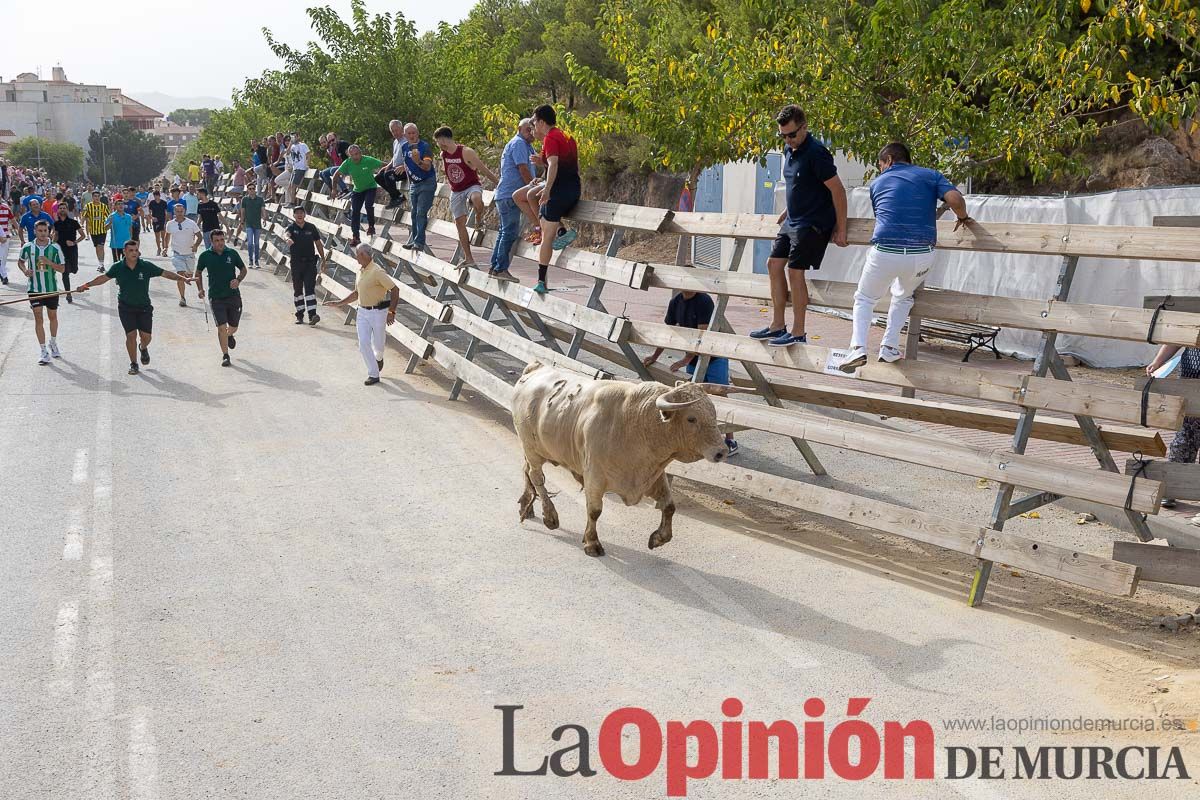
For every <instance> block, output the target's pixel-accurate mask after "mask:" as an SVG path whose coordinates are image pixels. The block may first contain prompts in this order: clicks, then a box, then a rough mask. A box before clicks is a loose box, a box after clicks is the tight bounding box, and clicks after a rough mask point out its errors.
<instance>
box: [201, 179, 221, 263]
mask: <svg viewBox="0 0 1200 800" xmlns="http://www.w3.org/2000/svg"><path fill="white" fill-rule="evenodd" d="M196 210H197V213H198V214H199V215H200V232H201V233H202V234H203V235H204V249H205V250H207V249H208V248H210V247H212V240H211V239H210V238H209V237H210V236H212V232H213V231H216V230H220V229H221V206H220V204H219V203H217V201H216V200H213V199H211V196H210V195H209V193H208V190H207V189H201V190H200V203H199V205H197V206H196Z"/></svg>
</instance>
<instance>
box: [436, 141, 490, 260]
mask: <svg viewBox="0 0 1200 800" xmlns="http://www.w3.org/2000/svg"><path fill="white" fill-rule="evenodd" d="M433 141H434V142H435V143H436V144H437V146H438V148H440V149H441V151H442V169H443V171H444V172H445V174H446V182H447V183H449V184H450V217H451V219H453V220H454V224H455V226H457V227H458V244H459V247H460V248H462V259H461V260H460V261H459V264H460V265H461V266H465V267H474V266H476V264H475V255H474V254H473V253H472V252H471V236H470V233H469V232H468V231H467V212H468V208H469V207H470V208H474V209H475V224H476V225H482V224H483V214H484V210H483V186H481V185H480V183H479V173H480V172H482V173H483V174H484V175H487V176H488V179H489V180H491V182H492V183H500V177H499V176H498V175H496V173H494V172H492V170H491V169H490V168H489V167H488V165H487V164H484V163H483V161H482V160H481V159H480V158H479V154H478V153H476V152H475V151H474V150H472V149H471V148H470V147H463V146H462V145H461V144H459V143H458V142H456V141H454V131H452V130H450V128H448V127H446V126H445V125H443V126H442V127H440V128H438V129H437V130H436V131H434V132H433Z"/></svg>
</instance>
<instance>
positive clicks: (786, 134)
mask: <svg viewBox="0 0 1200 800" xmlns="http://www.w3.org/2000/svg"><path fill="white" fill-rule="evenodd" d="M802 130H804V126H800V127H799V128H796V130H794V131H779V132H778V133H776V134H775V135H776V136H778V137H779V138H780V139H795V138H796V137H797V136H799V135H800V132H801V131H802Z"/></svg>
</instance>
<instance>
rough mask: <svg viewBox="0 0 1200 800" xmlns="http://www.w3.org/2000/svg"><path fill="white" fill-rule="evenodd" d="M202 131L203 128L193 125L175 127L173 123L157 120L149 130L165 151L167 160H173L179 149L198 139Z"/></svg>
mask: <svg viewBox="0 0 1200 800" xmlns="http://www.w3.org/2000/svg"><path fill="white" fill-rule="evenodd" d="M202 130H204V128H201V127H198V126H195V125H176V124H175V123H174V122H168V121H167V120H159V121H158V123H157V124H156V125H155V126H154V127H153V128H151V129H150V133H152V134H154V135H155V136H157V137H158V139H159V141H160V142H161V143H162V147H163V149H164V150H166V151H167V158H174V157H175V156H176V155H177V154H178V153H179V150H180V148H182V147H184V146H185V145H187V144H188V143H189V142H194V141H196V139H198V138H200V131H202Z"/></svg>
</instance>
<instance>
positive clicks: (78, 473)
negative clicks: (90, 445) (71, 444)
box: [71, 447, 88, 486]
mask: <svg viewBox="0 0 1200 800" xmlns="http://www.w3.org/2000/svg"><path fill="white" fill-rule="evenodd" d="M87 478H88V451H87V450H84V449H83V448H82V447H81V448H79V449H78V450H76V451H75V466H74V467H73V468H72V469H71V483H73V484H75V485H76V486H79V485H81V484H82V483H84V482H85V481H86V480H87Z"/></svg>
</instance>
